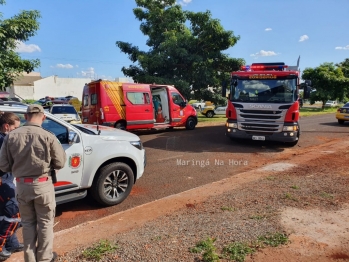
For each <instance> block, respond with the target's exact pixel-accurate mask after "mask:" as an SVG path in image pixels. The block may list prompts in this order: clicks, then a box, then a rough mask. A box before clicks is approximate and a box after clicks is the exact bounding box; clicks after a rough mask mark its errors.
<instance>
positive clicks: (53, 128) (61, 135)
mask: <svg viewBox="0 0 349 262" xmlns="http://www.w3.org/2000/svg"><path fill="white" fill-rule="evenodd" d="M14 113H15V114H16V115H18V117H19V118H20V120H21V126H22V125H24V124H25V123H26V120H25V117H24V113H16V112H14ZM42 128H44V129H46V130H48V131H50V132H52V133H53V134H55V136H56V137H57V139H58V140H59V142H60V143H61V144H68V129H67V128H66V127H65V126H63V125H61V124H59V123H57V122H55V121H53V120H51V119H49V118H46V119H45V121H44V122H43V123H42Z"/></svg>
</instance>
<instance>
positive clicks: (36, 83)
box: [6, 72, 133, 100]
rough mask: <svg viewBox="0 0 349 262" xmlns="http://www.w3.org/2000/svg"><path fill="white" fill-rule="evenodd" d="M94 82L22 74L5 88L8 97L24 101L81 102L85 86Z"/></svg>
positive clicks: (119, 78) (81, 79) (35, 73)
mask: <svg viewBox="0 0 349 262" xmlns="http://www.w3.org/2000/svg"><path fill="white" fill-rule="evenodd" d="M91 81H94V80H92V79H90V78H60V77H58V76H49V77H45V78H42V77H41V75H40V73H38V72H32V73H29V74H26V73H23V76H22V77H21V78H19V79H18V80H17V81H15V82H14V84H13V86H12V87H10V88H7V89H6V91H7V92H9V93H10V97H19V98H22V99H25V100H39V99H40V98H43V97H45V96H51V97H65V96H75V97H77V98H79V100H81V97H82V91H83V88H84V86H85V84H87V83H90V82H91ZM115 81H116V82H123V83H133V80H132V78H127V77H118V78H115Z"/></svg>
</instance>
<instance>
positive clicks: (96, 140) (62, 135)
mask: <svg viewBox="0 0 349 262" xmlns="http://www.w3.org/2000/svg"><path fill="white" fill-rule="evenodd" d="M26 110H27V105H25V104H21V103H16V102H14V103H10V102H0V111H7V112H13V113H15V114H17V115H18V116H19V117H20V119H21V122H22V120H23V122H24V121H25V120H24V114H25V112H26ZM45 114H46V119H45V121H44V123H43V124H42V127H43V128H45V129H47V130H49V131H51V132H52V133H54V134H55V135H56V137H57V139H58V140H59V141H60V142H61V144H62V146H63V148H64V150H65V152H66V155H67V162H66V164H65V166H64V168H63V169H61V170H59V171H58V172H57V183H55V184H54V187H55V192H56V202H57V204H62V203H66V202H70V201H74V200H78V199H82V198H84V197H85V196H86V195H87V193H88V192H89V193H90V194H91V195H92V197H93V198H94V199H95V200H96V201H97V202H98V203H99V204H101V205H103V206H112V205H116V204H119V203H121V202H122V201H123V200H125V199H126V198H127V196H128V195H129V194H130V192H131V190H132V187H133V185H134V183H135V182H136V180H137V179H139V178H140V177H141V176H142V175H143V172H144V168H145V165H146V158H145V150H144V148H143V145H142V142H141V141H140V139H139V137H138V136H136V135H134V134H132V133H129V132H126V131H122V130H118V129H115V128H109V127H105V126H96V125H86V124H82V125H81V124H80V125H71V124H69V123H67V122H65V121H64V120H61V119H59V118H57V117H55V116H54V115H52V114H50V113H48V112H46V113H45Z"/></svg>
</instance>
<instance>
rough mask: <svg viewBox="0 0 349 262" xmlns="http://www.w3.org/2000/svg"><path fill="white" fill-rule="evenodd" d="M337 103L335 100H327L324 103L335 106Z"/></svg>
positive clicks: (326, 105)
mask: <svg viewBox="0 0 349 262" xmlns="http://www.w3.org/2000/svg"><path fill="white" fill-rule="evenodd" d="M337 105H338V103H337V101H333V100H328V101H327V102H326V104H325V107H336V106H337Z"/></svg>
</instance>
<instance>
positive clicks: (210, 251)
mask: <svg viewBox="0 0 349 262" xmlns="http://www.w3.org/2000/svg"><path fill="white" fill-rule="evenodd" d="M215 241H216V239H215V238H210V237H209V238H207V239H206V240H203V241H200V242H198V243H197V244H196V246H195V247H193V248H191V249H190V250H189V251H190V252H192V253H202V260H203V261H204V262H215V261H219V255H218V254H217V253H216V247H215V245H214V242H215Z"/></svg>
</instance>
